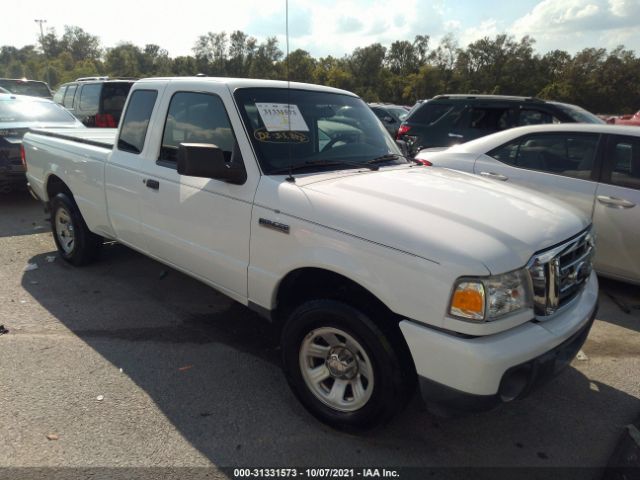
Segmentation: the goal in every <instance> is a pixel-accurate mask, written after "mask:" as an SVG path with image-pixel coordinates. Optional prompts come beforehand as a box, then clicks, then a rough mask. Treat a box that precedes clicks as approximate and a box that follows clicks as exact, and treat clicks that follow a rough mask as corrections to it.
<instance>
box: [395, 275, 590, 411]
mask: <svg viewBox="0 0 640 480" xmlns="http://www.w3.org/2000/svg"><path fill="white" fill-rule="evenodd" d="M597 302H598V280H597V277H596V275H595V273H592V274H591V276H590V278H589V280H588V281H587V283H586V285H585V288H584V290H583V291H582V293H580V294H579V295H578V296H577V297H576V298H575V299H574V300H573V301H572V302H571V304H570V305H567V308H566V309H563V310H562V311H560V312H558V313H557V314H556V315H555V316H554V317H553V318H552V319H549V320H546V321H544V322H536V321H531V322H527V323H526V324H524V325H520V326H518V327H515V328H513V329H510V330H507V331H505V332H501V333H498V334H495V335H487V336H483V337H475V338H461V337H457V336H453V335H450V334H447V333H443V332H441V331H437V330H434V329H431V328H428V327H425V326H422V325H420V324H417V323H415V322H411V321H403V322H401V323H400V328H401V330H402V333H403V335H404V337H405V340H406V341H407V344H408V346H409V350H410V351H411V355H412V357H413V360H414V363H415V366H416V371H417V373H418V376H419V379H420V387H421V392H422V396H423V398H424V399H425V401H427V402H428V403H436V404H440V405H443V406H447V407H450V408H452V409H454V410H475V411H478V410H486V409H489V408H491V407H493V406H495V405H497V404H498V403H500V402H504V401H509V400H513V399H516V398H521V397H522V396H524V395H526V394H527V393H529V392H530V391H531V390H532V389H533V388H535V387H536V386H538V385H540V384H542V383H544V381H545V380H547V379H549V378H551V377H552V376H553V375H554V374H556V373H558V372H559V371H560V370H561V369H562V368H563V367H564V366H566V365H567V364H568V363H570V362H571V360H572V359H573V357H574V356H575V355H576V353H577V352H578V350H579V349H580V347H581V346H582V345H583V343H584V342H585V340H586V338H587V335H588V334H589V330H590V328H591V325H592V324H593V320H594V318H595V315H596V311H597Z"/></svg>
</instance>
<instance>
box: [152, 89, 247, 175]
mask: <svg viewBox="0 0 640 480" xmlns="http://www.w3.org/2000/svg"><path fill="white" fill-rule="evenodd" d="M235 141H236V140H235V136H234V134H233V130H232V128H231V123H230V121H229V117H228V116H227V111H226V110H225V107H224V104H223V103H222V100H221V99H220V97H218V96H217V95H214V94H210V93H193V92H178V93H176V94H175V95H173V98H172V99H171V103H170V105H169V112H168V114H167V119H166V121H165V125H164V132H163V134H162V147H161V149H160V156H159V158H158V160H160V161H163V162H170V163H172V164H175V163H176V162H177V156H178V147H179V145H180V144H181V143H204V144H213V145H216V146H217V147H218V148H220V149H221V150H222V151H223V152H224V154H225V157H227V158H230V157H231V153H232V151H233V148H234V145H235Z"/></svg>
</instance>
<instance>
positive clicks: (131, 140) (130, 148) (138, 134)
mask: <svg viewBox="0 0 640 480" xmlns="http://www.w3.org/2000/svg"><path fill="white" fill-rule="evenodd" d="M157 96H158V92H157V91H156V90H136V91H134V92H133V93H132V94H131V100H130V101H129V106H128V107H127V111H126V113H125V116H124V119H123V121H122V128H121V129H120V138H119V139H118V150H122V151H125V152H131V153H140V152H142V149H143V148H144V139H145V137H146V136H147V127H148V126H149V120H150V119H151V112H152V111H153V106H154V105H155V103H156V98H157Z"/></svg>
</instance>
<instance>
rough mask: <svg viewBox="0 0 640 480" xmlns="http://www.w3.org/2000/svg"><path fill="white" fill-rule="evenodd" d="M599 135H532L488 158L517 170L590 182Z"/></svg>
mask: <svg viewBox="0 0 640 480" xmlns="http://www.w3.org/2000/svg"><path fill="white" fill-rule="evenodd" d="M597 146H598V135H590V134H572V133H568V134H540V135H529V136H527V137H524V138H521V139H519V140H517V141H515V142H511V143H508V144H506V145H503V146H501V147H498V148H496V149H495V150H493V151H492V152H490V153H489V155H490V156H491V157H493V158H495V159H496V160H499V161H501V162H504V163H507V164H509V165H512V166H514V167H519V168H525V169H529V170H539V171H542V172H547V173H553V174H556V175H563V176H566V177H573V178H581V179H584V180H589V179H590V178H591V171H592V170H593V163H594V159H595V154H596V149H597Z"/></svg>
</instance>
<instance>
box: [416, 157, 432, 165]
mask: <svg viewBox="0 0 640 480" xmlns="http://www.w3.org/2000/svg"><path fill="white" fill-rule="evenodd" d="M413 160H414V161H415V162H416V163H420V164H422V165H424V166H425V167H433V163H431V162H430V161H429V160H425V159H424V158H414V159H413Z"/></svg>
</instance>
